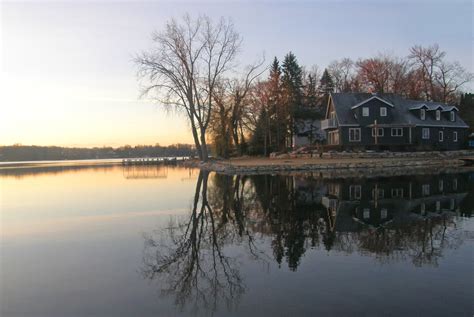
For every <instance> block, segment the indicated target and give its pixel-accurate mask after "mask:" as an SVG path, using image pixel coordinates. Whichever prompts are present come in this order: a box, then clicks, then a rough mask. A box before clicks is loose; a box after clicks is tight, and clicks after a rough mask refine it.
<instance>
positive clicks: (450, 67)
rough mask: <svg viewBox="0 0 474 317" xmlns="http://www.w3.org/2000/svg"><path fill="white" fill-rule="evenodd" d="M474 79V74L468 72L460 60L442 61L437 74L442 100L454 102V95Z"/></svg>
mask: <svg viewBox="0 0 474 317" xmlns="http://www.w3.org/2000/svg"><path fill="white" fill-rule="evenodd" d="M473 79H474V74H472V73H469V72H467V71H466V70H465V69H464V68H463V67H462V66H461V64H459V63H458V62H454V63H448V62H444V61H441V62H440V63H439V65H438V71H437V74H436V83H437V84H438V85H439V87H440V90H441V100H442V101H443V102H445V103H446V102H452V101H453V98H452V97H454V96H455V94H456V92H457V91H458V90H459V88H460V87H461V86H463V85H464V84H466V83H468V82H470V81H472V80H473Z"/></svg>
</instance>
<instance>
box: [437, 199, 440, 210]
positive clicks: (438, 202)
mask: <svg viewBox="0 0 474 317" xmlns="http://www.w3.org/2000/svg"><path fill="white" fill-rule="evenodd" d="M440 210H441V202H440V201H439V200H437V201H436V211H440Z"/></svg>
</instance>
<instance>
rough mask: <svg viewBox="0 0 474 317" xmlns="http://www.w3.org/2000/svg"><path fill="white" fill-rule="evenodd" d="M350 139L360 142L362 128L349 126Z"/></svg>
mask: <svg viewBox="0 0 474 317" xmlns="http://www.w3.org/2000/svg"><path fill="white" fill-rule="evenodd" d="M349 141H350V142H360V128H349Z"/></svg>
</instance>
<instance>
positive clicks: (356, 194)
mask: <svg viewBox="0 0 474 317" xmlns="http://www.w3.org/2000/svg"><path fill="white" fill-rule="evenodd" d="M349 197H350V198H351V199H360V198H361V197H362V187H361V186H360V185H350V186H349Z"/></svg>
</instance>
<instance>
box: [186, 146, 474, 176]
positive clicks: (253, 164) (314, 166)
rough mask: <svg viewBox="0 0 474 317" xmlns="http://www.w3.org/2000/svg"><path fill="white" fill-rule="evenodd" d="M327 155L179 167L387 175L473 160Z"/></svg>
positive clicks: (453, 155) (461, 154) (471, 154)
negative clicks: (385, 173)
mask: <svg viewBox="0 0 474 317" xmlns="http://www.w3.org/2000/svg"><path fill="white" fill-rule="evenodd" d="M330 155H331V157H328V156H326V157H308V156H300V157H290V158H266V157H243V158H233V159H228V160H211V161H209V162H200V161H197V160H194V161H186V162H183V163H182V164H183V165H184V166H188V167H195V168H199V169H201V170H204V171H209V172H216V173H220V174H244V175H254V174H272V173H282V172H332V173H331V174H338V173H340V174H347V172H352V173H356V174H374V173H375V174H378V173H380V172H387V173H388V174H390V173H395V172H396V171H405V172H410V171H411V172H413V171H422V170H426V169H428V170H431V171H433V170H434V169H446V168H449V169H463V167H467V166H466V164H465V162H464V161H462V160H461V159H463V158H470V159H474V151H472V150H468V151H452V152H436V153H430V152H422V153H416V152H411V153H385V156H381V153H363V155H361V154H359V153H339V154H336V153H331V154H330ZM467 168H468V169H470V168H469V167H467Z"/></svg>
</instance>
